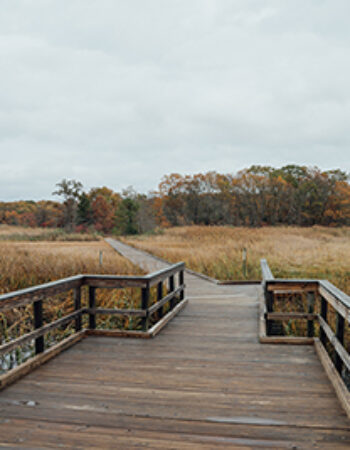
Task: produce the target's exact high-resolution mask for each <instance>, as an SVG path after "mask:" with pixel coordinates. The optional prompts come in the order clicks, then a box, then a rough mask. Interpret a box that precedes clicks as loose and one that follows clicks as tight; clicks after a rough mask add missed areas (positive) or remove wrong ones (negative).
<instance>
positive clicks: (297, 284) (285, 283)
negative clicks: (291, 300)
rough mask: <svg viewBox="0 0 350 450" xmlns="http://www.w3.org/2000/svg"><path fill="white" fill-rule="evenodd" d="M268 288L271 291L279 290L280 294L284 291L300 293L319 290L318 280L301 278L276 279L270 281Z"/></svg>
mask: <svg viewBox="0 0 350 450" xmlns="http://www.w3.org/2000/svg"><path fill="white" fill-rule="evenodd" d="M267 290H268V291H270V292H275V291H279V293H280V294H283V293H289V292H290V293H296V294H297V293H300V292H301V291H302V292H310V291H315V292H317V291H318V282H317V281H301V280H300V281H299V280H274V281H268V283H267Z"/></svg>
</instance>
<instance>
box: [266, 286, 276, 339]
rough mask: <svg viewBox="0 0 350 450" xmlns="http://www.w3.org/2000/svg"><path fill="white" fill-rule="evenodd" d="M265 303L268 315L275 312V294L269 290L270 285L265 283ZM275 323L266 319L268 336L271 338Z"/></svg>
mask: <svg viewBox="0 0 350 450" xmlns="http://www.w3.org/2000/svg"><path fill="white" fill-rule="evenodd" d="M264 290H265V301H266V310H267V312H268V313H270V312H273V304H274V294H273V291H269V290H268V284H267V282H265V289H264ZM272 326H273V321H272V320H269V319H266V334H267V335H268V336H270V335H271V334H272Z"/></svg>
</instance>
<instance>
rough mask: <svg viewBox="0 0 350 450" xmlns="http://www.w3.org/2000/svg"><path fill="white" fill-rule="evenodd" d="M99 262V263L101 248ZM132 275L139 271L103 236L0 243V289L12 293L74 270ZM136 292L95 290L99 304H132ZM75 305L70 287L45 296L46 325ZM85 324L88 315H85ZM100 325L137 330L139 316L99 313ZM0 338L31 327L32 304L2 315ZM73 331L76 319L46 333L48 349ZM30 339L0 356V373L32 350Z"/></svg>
mask: <svg viewBox="0 0 350 450" xmlns="http://www.w3.org/2000/svg"><path fill="white" fill-rule="evenodd" d="M101 251H102V252H103V264H102V265H100V264H99V256H100V252H101ZM83 273H90V274H112V275H131V274H141V273H143V272H142V271H141V269H140V268H138V267H136V266H134V265H133V264H132V263H131V262H130V261H128V260H126V259H125V258H123V257H122V256H120V255H119V254H118V253H117V252H115V250H113V249H112V248H111V247H110V246H109V245H108V244H106V243H105V242H104V241H94V242H74V243H73V242H22V241H21V242H5V241H1V242H0V293H1V294H3V293H6V292H12V291H15V290H18V289H23V288H26V287H29V286H34V285H38V284H42V283H46V282H49V281H53V280H58V279H61V278H66V277H70V276H72V275H76V274H83ZM139 303H140V293H139V292H136V290H135V289H97V306H100V307H105V308H112V307H116V308H136V307H138V306H139ZM82 306H83V307H87V306H88V290H87V287H86V286H85V287H83V288H82ZM73 310H74V299H73V291H72V290H71V291H67V292H64V293H62V294H59V295H56V296H53V297H50V298H47V299H45V301H44V302H43V317H44V324H46V323H50V322H52V321H54V320H56V319H58V318H60V317H63V316H65V315H67V314H69V313H71V312H73ZM84 320H85V323H84V324H83V325H86V321H87V318H86V319H84ZM97 326H98V327H99V328H127V329H137V328H138V327H139V321H138V320H135V319H133V320H131V319H129V318H128V317H118V318H117V317H114V318H113V316H108V317H107V316H106V317H105V318H104V317H98V323H97ZM0 330H1V342H2V343H4V342H7V341H10V340H12V339H15V338H17V337H19V336H22V335H23V334H25V333H28V332H30V331H32V330H33V306H32V305H31V304H30V305H26V306H23V307H20V308H14V309H12V310H9V311H6V312H4V313H2V314H0ZM73 332H74V321H72V322H70V323H69V324H67V325H64V326H62V327H60V329H57V330H54V331H51V332H50V333H48V334H47V335H45V345H46V348H47V347H50V346H51V345H54V344H55V343H57V342H59V341H60V340H62V339H64V338H66V337H67V336H69V335H70V334H72V333H73ZM33 351H34V342H30V343H29V345H26V346H22V347H21V348H17V349H16V350H15V351H13V352H10V353H9V354H7V355H5V356H4V357H2V358H1V359H0V373H1V372H4V371H7V370H9V369H11V368H13V367H15V366H16V365H18V364H19V363H20V362H23V361H25V360H27V359H28V358H30V357H31V356H32V355H33Z"/></svg>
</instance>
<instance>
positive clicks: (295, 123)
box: [0, 0, 350, 199]
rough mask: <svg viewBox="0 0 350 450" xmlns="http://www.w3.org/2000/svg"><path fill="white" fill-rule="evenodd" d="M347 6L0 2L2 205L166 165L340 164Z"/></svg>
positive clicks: (139, 0) (134, 0)
mask: <svg viewBox="0 0 350 450" xmlns="http://www.w3.org/2000/svg"><path fill="white" fill-rule="evenodd" d="M349 13H350V3H348V2H347V1H346V0H333V1H331V0H323V1H321V0H310V1H308V2H304V1H301V0H295V1H293V2H291V1H287V0H216V1H213V0H186V1H185V0H172V1H164V0H150V1H149V2H144V1H143V0H129V1H123V2H115V1H113V0H99V1H97V0H69V1H68V0H60V1H58V0H41V1H40V0H35V1H30V0H5V1H3V2H2V8H1V15H0V60H1V61H2V63H1V71H0V85H1V89H0V154H1V158H2V168H3V170H2V177H1V181H0V187H1V193H2V199H14V198H45V197H46V198H48V197H49V196H50V193H51V191H52V190H53V187H54V184H55V183H56V182H57V181H59V180H60V179H62V178H63V177H68V178H71V177H74V178H77V179H80V180H81V181H83V183H84V184H85V186H86V187H91V186H96V185H101V184H104V185H108V186H110V187H112V188H114V189H116V190H120V189H122V188H123V187H125V186H128V185H130V184H132V185H134V186H135V187H136V188H137V189H139V190H144V191H145V190H148V189H153V188H155V187H156V186H157V184H158V182H159V181H160V179H161V177H162V176H163V175H164V174H165V173H169V172H175V171H176V172H182V173H190V172H196V171H206V170H218V171H225V172H227V171H232V172H234V171H236V170H238V169H240V168H243V167H247V166H249V165H250V164H256V163H261V164H273V165H282V164H287V163H292V162H295V163H298V164H311V165H314V164H316V165H319V166H321V167H323V168H333V167H340V168H342V169H344V170H348V171H349V170H350V158H349V156H348V154H349V151H348V148H349V129H348V118H349V116H350V115H349V113H350V110H349V109H350V87H349V82H348V80H349V77H350V60H349V58H348V54H349V43H350V37H349V32H348V23H347V18H348V17H349Z"/></svg>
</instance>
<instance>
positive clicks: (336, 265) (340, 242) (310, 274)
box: [125, 226, 350, 294]
mask: <svg viewBox="0 0 350 450" xmlns="http://www.w3.org/2000/svg"><path fill="white" fill-rule="evenodd" d="M125 242H127V243H129V244H131V245H133V246H136V247H138V248H141V249H143V250H146V251H148V252H150V253H154V254H155V255H158V256H160V257H162V258H165V259H167V260H169V261H172V262H177V261H185V263H186V265H187V266H188V267H189V268H191V269H193V270H195V271H198V272H201V273H203V274H205V275H209V276H211V277H214V278H217V279H221V280H230V279H231V280H244V279H249V280H253V279H260V278H261V272H260V259H261V258H266V259H267V261H268V263H269V265H270V268H271V270H272V272H273V274H274V276H275V277H283V278H319V279H328V280H330V281H331V282H332V283H334V284H335V285H336V286H337V287H339V288H340V289H342V290H344V291H345V292H347V293H348V294H350V228H325V227H312V228H299V227H264V228H245V227H229V226H222V227H215V226H214V227H205V226H190V227H178V228H169V229H167V230H165V231H164V232H163V233H160V234H158V235H144V236H136V237H132V238H131V237H130V238H127V239H125ZM243 248H246V249H247V258H248V261H247V275H246V277H245V276H244V274H243V267H242V251H243Z"/></svg>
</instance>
